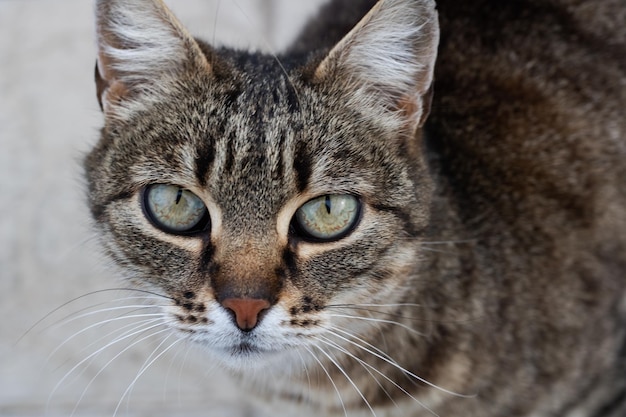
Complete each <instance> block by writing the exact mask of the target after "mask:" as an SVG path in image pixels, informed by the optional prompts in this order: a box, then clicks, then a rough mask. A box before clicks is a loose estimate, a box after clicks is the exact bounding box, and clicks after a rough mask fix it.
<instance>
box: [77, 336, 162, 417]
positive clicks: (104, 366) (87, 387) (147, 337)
mask: <svg viewBox="0 0 626 417" xmlns="http://www.w3.org/2000/svg"><path fill="white" fill-rule="evenodd" d="M159 325H160V324H159ZM154 327H158V326H152V327H148V328H146V329H143V330H141V331H139V332H136V333H135V334H139V333H142V332H146V331H148V330H150V329H152V328H154ZM168 330H169V329H162V330H159V331H156V332H153V333H150V334H149V335H147V336H144V337H142V338H141V339H139V340H136V341H135V342H133V343H131V344H130V345H128V346H126V347H125V348H124V349H122V350H121V351H120V352H118V353H117V354H116V355H115V356H113V357H112V358H111V359H109V360H108V361H107V363H105V364H104V365H103V366H102V367H101V368H100V370H99V371H98V372H97V373H96V374H95V375H94V376H93V377H92V378H91V380H90V381H89V382H88V383H87V385H86V386H85V388H84V389H83V392H82V393H81V395H80V398H79V399H78V401H77V402H76V405H75V406H74V409H73V410H72V414H71V415H70V417H73V416H74V414H75V413H76V410H77V409H78V406H79V405H80V403H81V402H82V400H83V398H84V397H85V394H87V391H88V390H89V387H90V386H91V384H93V382H94V381H95V380H96V379H97V378H98V376H100V374H102V372H104V370H105V369H106V368H107V367H108V366H109V365H110V364H112V363H113V362H114V361H115V360H116V359H117V358H119V357H120V356H122V355H123V354H124V353H125V352H127V351H128V350H129V349H131V348H133V347H134V346H136V345H138V344H139V343H141V342H143V341H144V340H147V339H149V338H151V337H154V336H157V335H159V334H161V333H163V332H166V331H168ZM133 335H134V334H133ZM116 342H117V341H116ZM90 356H91V355H90Z"/></svg>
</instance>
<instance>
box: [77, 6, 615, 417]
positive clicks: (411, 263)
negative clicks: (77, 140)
mask: <svg viewBox="0 0 626 417" xmlns="http://www.w3.org/2000/svg"><path fill="white" fill-rule="evenodd" d="M335 3H336V4H332V5H330V6H328V7H327V9H326V10H325V11H324V12H323V13H322V14H321V15H320V17H319V18H318V19H317V20H316V21H315V22H313V23H311V24H310V25H309V26H308V27H307V29H306V30H305V31H304V33H303V34H302V36H301V37H300V38H299V39H298V40H297V41H296V43H295V44H294V46H293V47H292V48H291V50H290V54H288V55H286V56H284V57H280V60H277V59H275V58H274V57H272V56H265V55H260V54H248V53H245V52H235V51H230V50H214V49H212V48H211V47H210V46H208V45H206V44H203V43H197V42H196V41H194V40H193V39H192V38H191V37H190V36H189V35H188V34H187V33H186V31H185V30H184V29H183V28H182V26H180V24H179V23H178V22H177V21H176V20H175V19H174V18H173V17H172V16H171V15H170V14H169V12H167V10H166V9H165V8H164V6H163V5H162V4H161V3H160V2H151V1H148V0H142V1H139V0H137V1H133V2H123V1H114V0H112V1H100V2H99V3H98V15H99V35H100V39H99V43H100V46H101V50H100V55H99V67H98V73H97V79H98V90H99V91H98V93H99V99H100V101H101V104H102V105H103V109H104V111H105V114H106V125H105V128H104V129H103V133H102V139H101V141H100V143H99V144H98V146H97V147H96V148H95V150H94V151H93V152H92V153H91V154H90V155H89V157H88V159H87V164H86V166H87V174H88V178H89V183H90V201H91V207H92V211H93V213H94V216H95V218H96V220H97V222H98V225H99V227H100V230H101V231H102V234H103V241H104V242H105V246H106V247H107V249H108V251H109V253H110V254H111V255H112V257H113V258H114V259H115V260H116V261H118V263H119V264H120V265H121V266H122V267H124V268H125V269H126V271H127V273H128V275H129V279H130V282H132V283H134V284H136V285H138V286H139V287H140V288H144V289H148V290H152V291H154V292H156V293H159V294H162V295H164V296H165V297H164V298H163V304H164V311H166V312H167V313H168V317H169V319H168V321H169V322H170V325H171V326H172V327H173V328H174V329H177V331H178V332H179V333H180V334H181V335H183V336H188V337H189V338H191V339H193V340H196V341H198V342H199V343H200V344H203V345H205V346H207V348H208V350H209V351H210V352H212V353H213V354H214V355H215V356H216V357H219V358H220V360H223V361H224V363H225V364H226V365H227V366H229V367H231V368H233V369H235V370H236V373H238V374H239V375H240V376H241V378H242V381H244V383H245V385H244V386H245V387H246V388H242V395H247V394H248V393H249V392H250V391H252V390H254V391H259V393H260V398H261V403H265V404H266V405H267V406H268V407H269V409H270V410H272V411H271V412H269V414H270V415H277V413H279V412H280V411H279V410H285V411H284V413H283V414H284V415H290V416H293V415H296V413H298V415H306V414H307V413H309V414H311V415H329V416H330V415H339V416H341V415H344V414H346V413H347V414H348V415H350V416H366V415H377V416H379V417H380V416H403V417H406V416H428V415H435V414H434V413H436V415H439V416H442V417H457V416H474V417H478V416H480V417H492V416H493V417H495V416H510V417H513V416H520V417H521V416H524V417H530V416H533V417H547V416H559V417H561V416H563V417H565V416H571V417H574V416H576V417H578V416H580V417H613V416H615V417H617V416H623V415H626V339H625V337H626V325H625V323H626V298H625V288H626V208H625V207H626V120H625V119H626V118H625V117H624V108H626V92H625V91H626V75H625V74H626V59H625V57H626V29H625V25H624V23H625V21H626V19H624V16H625V13H626V12H625V10H624V9H626V7H624V5H623V4H620V3H621V0H615V1H611V0H602V1H597V2H593V5H591V4H582V3H581V2H574V1H566V0H562V1H552V2H548V1H543V2H541V1H530V0H529V1H511V2H503V1H499V0H492V1H487V0H485V1H473V2H468V1H460V0H459V1H454V0H440V1H437V10H438V14H439V22H440V27H441V42H440V43H439V42H438V40H439V29H438V26H437V14H436V13H435V12H434V8H433V6H434V4H433V3H432V2H430V1H426V0H416V1H408V0H405V1H402V0H395V1H393V0H386V1H384V2H381V3H379V4H378V5H377V6H376V7H375V9H374V10H373V12H371V13H370V14H369V15H368V17H366V18H365V19H364V20H363V21H362V22H361V23H360V24H359V25H358V26H357V28H356V29H355V30H354V31H352V32H351V33H350V34H349V35H347V36H346V33H347V31H348V30H350V28H351V27H352V26H354V24H355V23H356V22H357V21H358V20H359V19H360V18H361V17H362V16H363V15H364V14H365V13H366V12H367V10H369V8H370V7H371V6H372V5H373V3H374V2H372V1H364V0H359V1H354V2H353V1H348V0H346V1H344V2H343V3H341V2H335ZM579 3H580V4H579ZM347 5H349V6H347ZM340 9H341V11H338V10H340ZM327 25H331V26H332V29H328V27H327ZM344 36H346V37H345V38H344ZM320 37H321V38H323V39H322V40H320ZM342 39H343V40H342ZM437 48H438V54H439V56H438V58H437V60H436V64H435V55H436V50H437ZM309 51H313V52H312V53H311V52H309ZM279 61H280V64H279ZM433 67H434V68H435V70H434V79H435V81H434V95H432V104H431V100H430V99H431V94H432V91H433V90H432V82H433ZM429 108H430V109H431V111H430V117H429V118H428V120H427V121H426V122H425V120H426V117H427V116H428V114H429ZM155 184H157V185H155ZM158 184H160V185H161V186H159V185H158ZM170 185H173V186H177V187H180V188H178V189H176V188H171V187H170ZM168 187H169V188H168ZM170 188H171V189H170ZM182 189H185V190H189V191H185V192H186V193H188V194H183V191H181V190H182ZM168 193H173V194H171V195H170V194H168ZM191 193H193V194H191ZM326 195H332V196H333V198H334V200H332V202H331V200H330V199H328V198H326V200H325V204H326V206H325V207H326V208H325V209H323V210H326V211H327V214H328V216H330V217H328V218H326V217H324V219H325V220H324V221H328V222H331V226H333V228H331V229H332V230H336V229H337V230H339V232H335V231H332V232H331V234H330V235H322V236H321V237H320V236H318V235H314V236H312V235H311V233H312V232H311V231H310V230H309V229H308V228H307V227H308V226H307V225H308V223H307V221H308V220H310V219H311V218H312V217H307V216H322V217H323V216H324V214H323V213H322V212H321V211H319V210H318V209H316V210H317V211H312V212H310V213H309V212H303V211H302V209H301V207H303V206H307V204H308V202H311V201H313V202H315V201H317V200H315V199H316V198H319V197H322V199H324V198H325V197H324V196H326ZM168 196H169V197H168ZM172 196H174V197H172ZM346 196H347V197H346ZM168 198H170V199H174V198H175V203H176V205H178V203H179V201H180V200H181V199H182V198H184V199H185V200H184V202H185V204H196V203H197V204H199V206H198V207H201V208H198V209H197V215H196V214H194V213H195V212H193V213H191V212H189V213H191V214H190V216H191V217H190V218H191V219H192V220H193V222H192V223H193V224H192V223H189V224H192V226H191V228H189V229H186V228H185V227H183V229H181V228H180V227H179V226H180V224H179V223H176V224H172V223H171V222H170V220H171V219H168V216H170V215H175V216H178V215H179V214H180V212H176V213H174V212H173V211H172V210H173V209H172V208H171V207H174V205H172V204H174V203H173V201H174V200H172V202H170V203H168V201H169V200H167V199H168ZM164 201H165V203H164ZM320 201H321V200H320ZM168 204H170V205H168ZM335 204H336V205H337V206H339V205H340V204H344V206H341V207H348V208H350V210H348V209H344V211H337V212H335V211H331V207H333V208H332V210H335V209H334V207H335ZM170 206H171V207H170ZM204 206H206V207H207V208H206V209H202V207H204ZM164 207H165V208H164ZM185 207H186V206H185ZM315 207H317V206H315ZM320 207H322V208H323V207H324V206H323V205H320ZM159 210H165V211H163V212H161V211H159ZM203 210H204V211H203ZM337 210H339V209H337ZM155 213H156V214H155ZM159 213H161V214H159ZM163 213H165V216H162V214H163ZM311 213H313V214H311ZM320 213H322V214H320ZM335 213H338V214H337V215H336V216H335ZM194 216H195V217H194ZM333 216H334V217H333ZM303 218H304V219H307V220H301V219H303ZM314 218H315V219H317V217H314ZM185 219H186V218H185ZM329 219H330V220H329ZM337 219H340V220H342V221H343V220H345V222H344V223H343V224H339V225H338V224H334V223H332V222H334V221H338V220H337ZM176 220H177V222H178V221H179V220H180V219H179V218H178V217H177V218H176ZM196 220H197V223H196ZM164 222H165V223H164ZM183 223H184V222H183ZM183 226H184V225H183ZM315 226H317V225H315ZM344 226H345V227H344ZM329 227H330V226H329ZM331 229H329V230H331ZM324 233H326V232H324ZM333 233H334V234H333ZM167 297H169V298H167ZM252 368H254V369H252ZM256 368H261V369H260V370H259V369H256ZM276 404H281V405H280V406H279V407H278V406H277V405H276ZM368 404H369V405H368ZM370 406H371V407H372V408H373V410H371V409H370V408H369V407H370ZM207 407H210V404H208V405H207ZM344 407H345V410H344ZM431 410H432V411H431ZM374 413H375V414H374Z"/></svg>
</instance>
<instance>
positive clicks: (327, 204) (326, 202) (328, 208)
mask: <svg viewBox="0 0 626 417" xmlns="http://www.w3.org/2000/svg"><path fill="white" fill-rule="evenodd" d="M324 203H325V204H326V213H328V214H330V209H331V203H330V196H329V195H327V196H326V200H325V201H324Z"/></svg>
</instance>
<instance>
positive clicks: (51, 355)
mask: <svg viewBox="0 0 626 417" xmlns="http://www.w3.org/2000/svg"><path fill="white" fill-rule="evenodd" d="M148 317H166V315H165V314H164V313H150V314H131V315H124V316H120V317H114V318H112V319H106V320H102V321H99V322H97V323H93V324H90V325H89V326H87V327H85V328H83V329H81V330H79V331H77V332H75V333H74V334H72V335H71V336H69V337H67V338H66V339H65V340H64V341H63V342H61V343H60V344H59V345H58V346H57V347H56V348H55V349H54V350H53V351H52V352H51V353H50V354H49V355H48V360H50V359H51V358H52V357H53V356H54V355H55V354H56V353H57V352H58V351H59V350H60V349H61V348H62V347H63V346H65V345H66V344H67V343H69V342H70V341H71V340H73V339H75V338H76V337H78V336H80V335H81V334H83V333H85V332H87V331H89V330H91V329H93V328H95V327H99V326H103V325H105V324H109V323H113V322H116V321H120V320H128V319H136V318H148Z"/></svg>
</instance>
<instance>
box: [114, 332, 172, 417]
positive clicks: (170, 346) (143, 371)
mask: <svg viewBox="0 0 626 417" xmlns="http://www.w3.org/2000/svg"><path fill="white" fill-rule="evenodd" d="M165 340H167V338H166V339H165ZM165 340H163V342H161V343H160V344H159V346H157V349H158V348H159V347H161V346H162V345H163V343H164V342H165ZM181 341H182V339H176V340H175V341H173V342H172V343H171V344H170V345H169V346H168V347H167V348H165V349H164V350H163V351H162V352H161V353H159V354H158V355H156V356H155V357H154V358H153V359H152V360H151V361H150V362H149V363H148V364H147V365H146V366H145V367H143V369H141V371H140V372H139V373H138V374H137V376H136V377H135V379H133V381H132V382H131V383H130V385H129V386H128V388H126V391H124V393H123V394H122V398H120V400H119V402H118V403H117V407H115V411H114V412H113V417H116V416H117V413H118V411H119V408H120V406H121V405H122V402H123V401H124V398H125V397H126V395H128V393H129V391H130V390H132V388H133V387H134V386H135V384H136V383H137V381H138V380H139V378H141V376H142V375H143V374H144V373H145V372H146V370H148V368H150V366H152V364H153V363H154V362H156V361H157V360H158V359H159V358H160V357H161V356H163V355H165V354H166V353H167V352H169V350H170V349H172V348H173V347H174V346H176V345H177V344H178V343H180V342H181Z"/></svg>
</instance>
